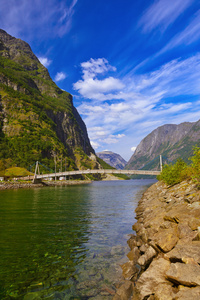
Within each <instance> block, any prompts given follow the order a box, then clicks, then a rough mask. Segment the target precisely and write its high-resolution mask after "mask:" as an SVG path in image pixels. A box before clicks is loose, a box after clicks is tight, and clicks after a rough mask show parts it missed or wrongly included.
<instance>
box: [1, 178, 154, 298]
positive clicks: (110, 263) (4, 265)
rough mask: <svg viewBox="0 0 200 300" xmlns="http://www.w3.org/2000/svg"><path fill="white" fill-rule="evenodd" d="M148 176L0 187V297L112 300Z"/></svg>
mask: <svg viewBox="0 0 200 300" xmlns="http://www.w3.org/2000/svg"><path fill="white" fill-rule="evenodd" d="M153 182H155V181H154V180H130V181H107V182H93V183H91V184H87V185H78V186H66V187H49V188H37V189H24V190H20V189H19V190H9V191H8V190H7V191H1V192H0V220H1V222H0V299H24V300H33V299H89V298H90V299H112V292H114V291H115V288H116V285H117V282H118V281H119V280H120V277H121V268H120V264H122V263H124V262H126V261H127V258H126V254H127V253H128V251H129V249H128V247H127V239H128V234H130V233H132V230H131V227H132V225H133V223H134V216H135V213H134V210H135V208H136V206H137V203H138V200H139V199H140V198H141V195H142V193H143V192H144V190H145V189H146V188H147V186H149V185H150V184H152V183H153Z"/></svg>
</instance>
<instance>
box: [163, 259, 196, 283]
mask: <svg viewBox="0 0 200 300" xmlns="http://www.w3.org/2000/svg"><path fill="white" fill-rule="evenodd" d="M166 278H167V279H168V280H170V281H171V282H174V283H175V284H178V285H185V286H189V287H193V286H199V285H200V266H199V265H195V264H184V263H175V264H171V265H170V268H169V270H168V271H167V273H166Z"/></svg>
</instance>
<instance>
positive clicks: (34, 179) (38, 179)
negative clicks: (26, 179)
mask: <svg viewBox="0 0 200 300" xmlns="http://www.w3.org/2000/svg"><path fill="white" fill-rule="evenodd" d="M32 182H33V183H34V184H38V183H41V182H42V179H41V178H33V181H32Z"/></svg>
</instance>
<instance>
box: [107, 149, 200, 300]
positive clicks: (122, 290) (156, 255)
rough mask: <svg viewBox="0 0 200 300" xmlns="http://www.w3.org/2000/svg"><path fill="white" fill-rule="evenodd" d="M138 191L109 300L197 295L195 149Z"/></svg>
mask: <svg viewBox="0 0 200 300" xmlns="http://www.w3.org/2000/svg"><path fill="white" fill-rule="evenodd" d="M190 160H191V161H192V163H191V164H190V165H189V166H188V165H186V164H185V163H184V162H183V161H182V160H177V162H176V164H174V165H166V166H164V168H163V171H162V173H161V175H159V176H158V179H159V181H158V182H157V183H155V184H153V185H152V186H151V187H150V188H148V189H147V191H146V192H145V193H144V194H143V197H142V199H141V200H140V201H139V203H138V206H137V208H136V210H135V212H136V220H137V222H136V223H135V224H134V225H133V230H134V231H135V233H134V234H132V235H131V237H130V239H129V240H128V242H127V243H128V245H129V247H130V252H129V253H128V254H127V257H128V262H126V263H125V264H123V265H122V266H121V267H122V271H123V278H124V279H123V280H122V282H121V286H120V287H119V289H118V290H117V292H116V294H115V296H114V298H113V300H122V299H127V300H128V299H131V300H147V299H148V300H166V299H167V300H189V299H192V300H197V299H200V148H198V147H195V148H194V156H193V157H191V158H190Z"/></svg>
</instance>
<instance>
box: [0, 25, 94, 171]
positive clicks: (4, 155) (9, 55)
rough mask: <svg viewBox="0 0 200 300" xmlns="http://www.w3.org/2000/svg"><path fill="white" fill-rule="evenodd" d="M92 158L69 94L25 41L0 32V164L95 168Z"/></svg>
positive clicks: (90, 149)
mask: <svg viewBox="0 0 200 300" xmlns="http://www.w3.org/2000/svg"><path fill="white" fill-rule="evenodd" d="M91 154H92V155H91ZM94 154H95V152H94V150H93V148H92V147H91V144H90V141H89V138H88V134H87V130H86V126H85V124H84V122H83V121H82V119H81V117H80V115H79V114H78V112H77V110H76V108H75V107H74V106H73V102H72V96H71V95H70V94H69V93H67V92H65V91H63V90H61V89H60V88H58V87H57V85H56V84H55V83H54V82H53V81H52V79H51V78H50V76H49V73H48V70H47V69H46V68H45V67H44V66H43V65H42V64H41V63H40V62H39V60H38V58H37V57H36V56H35V55H34V54H33V52H32V50H31V48H30V46H29V45H28V44H27V43H26V42H24V41H22V40H20V39H16V38H14V37H12V36H10V35H9V34H7V33H6V32H5V31H3V30H0V165H1V166H2V165H4V166H5V167H8V165H13V164H14V165H17V166H21V167H26V168H27V167H28V166H29V165H31V164H33V163H35V161H37V160H38V161H40V162H42V163H44V164H45V165H47V166H48V167H50V168H53V166H54V163H55V161H56V163H57V164H59V162H60V164H61V162H62V163H63V164H64V163H65V167H66V168H67V169H77V168H89V167H90V168H96V167H98V165H99V164H98V163H97V161H96V156H95V155H94ZM90 156H91V158H92V159H91V158H90Z"/></svg>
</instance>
